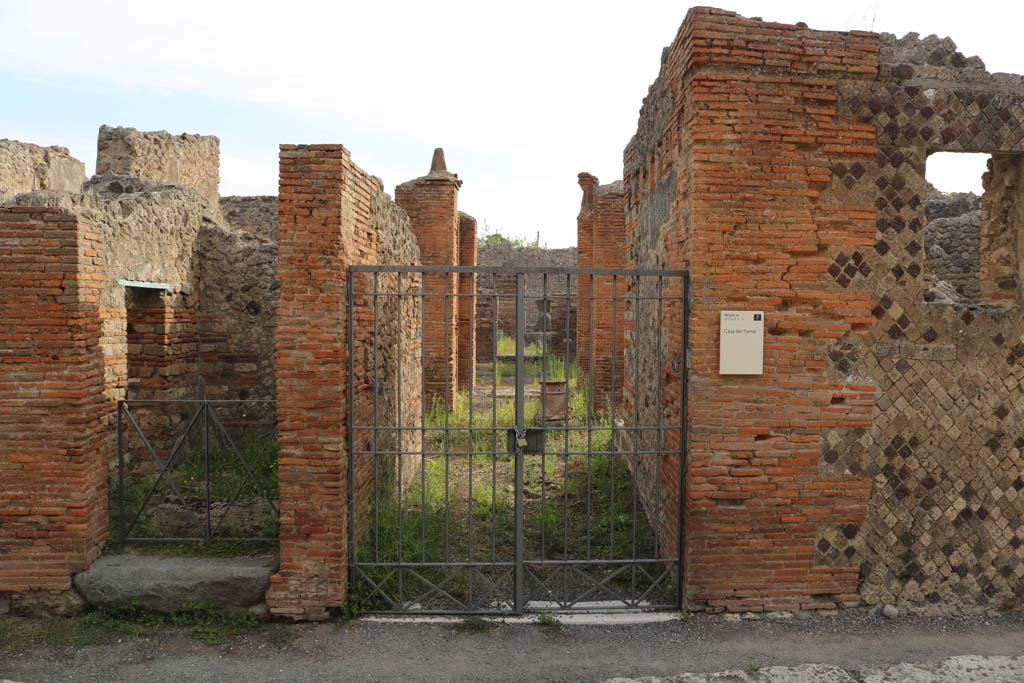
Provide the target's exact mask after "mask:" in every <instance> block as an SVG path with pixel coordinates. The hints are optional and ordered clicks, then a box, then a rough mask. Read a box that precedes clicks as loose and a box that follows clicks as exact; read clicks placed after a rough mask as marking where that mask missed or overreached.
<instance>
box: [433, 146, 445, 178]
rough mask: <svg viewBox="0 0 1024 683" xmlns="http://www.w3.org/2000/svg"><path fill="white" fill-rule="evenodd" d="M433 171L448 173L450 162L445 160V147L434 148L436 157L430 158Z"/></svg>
mask: <svg viewBox="0 0 1024 683" xmlns="http://www.w3.org/2000/svg"><path fill="white" fill-rule="evenodd" d="M430 172H431V173H447V172H448V164H446V163H445V161H444V147H437V148H435V149H434V158H432V159H431V160H430Z"/></svg>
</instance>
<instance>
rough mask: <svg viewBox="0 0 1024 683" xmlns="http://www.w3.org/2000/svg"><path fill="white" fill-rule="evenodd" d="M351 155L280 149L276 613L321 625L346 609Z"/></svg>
mask: <svg viewBox="0 0 1024 683" xmlns="http://www.w3.org/2000/svg"><path fill="white" fill-rule="evenodd" d="M348 162H349V152H348V150H346V149H345V148H344V147H342V146H341V145H281V156H280V169H281V171H280V194H279V202H280V203H279V220H280V227H279V232H278V274H279V278H280V282H281V295H280V303H279V305H278V318H277V355H276V372H277V399H278V403H277V432H278V441H279V444H280V457H279V467H280V470H279V481H280V506H281V524H280V546H281V569H280V571H279V572H278V573H277V574H276V575H275V576H274V577H273V578H272V580H271V586H270V592H269V593H268V595H267V604H268V605H269V606H270V609H271V611H272V612H273V613H274V614H277V615H282V616H289V617H292V618H295V619H324V618H326V617H327V616H328V615H329V612H328V610H329V609H330V608H336V607H340V606H341V605H342V604H343V603H344V600H345V593H346V588H347V585H346V578H347V567H346V562H347V559H348V537H347V532H346V524H347V517H346V504H345V502H346V487H347V468H346V452H345V444H346V439H347V403H346V395H345V387H346V386H347V385H346V382H345V379H344V378H345V377H347V372H348V368H347V348H346V335H345V299H344V295H345V278H346V267H347V265H348V259H347V256H346V251H345V249H346V244H345V240H344V239H343V229H342V204H343V196H342V195H343V189H344V183H345V174H346V170H347V167H348Z"/></svg>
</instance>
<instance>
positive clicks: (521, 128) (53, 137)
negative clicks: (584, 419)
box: [0, 0, 1024, 246]
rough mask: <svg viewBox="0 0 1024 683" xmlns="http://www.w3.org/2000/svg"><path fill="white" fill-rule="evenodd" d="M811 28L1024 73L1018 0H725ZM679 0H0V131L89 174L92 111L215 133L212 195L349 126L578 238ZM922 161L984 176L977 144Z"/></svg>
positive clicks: (389, 151) (364, 140)
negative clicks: (954, 50) (590, 188)
mask: <svg viewBox="0 0 1024 683" xmlns="http://www.w3.org/2000/svg"><path fill="white" fill-rule="evenodd" d="M718 4H719V6H721V7H723V8H724V9H730V10H733V11H737V12H739V13H740V14H742V15H744V16H760V17H763V18H764V19H766V20H772V21H783V22H788V23H795V22H798V21H803V22H806V23H807V24H809V25H810V26H811V27H812V28H819V29H835V30H851V29H864V30H875V31H885V32H890V33H895V34H897V35H903V34H905V33H907V32H908V31H916V32H918V33H920V34H921V35H922V36H924V35H928V34H931V33H935V34H937V35H940V36H951V37H952V38H953V39H954V41H955V42H956V43H957V45H958V47H959V48H960V50H961V52H963V53H964V54H966V55H968V56H970V55H978V56H980V57H981V58H982V59H983V60H984V61H985V64H986V66H987V67H988V68H989V70H990V71H1004V72H1011V73H1024V50H1021V49H1020V26H1021V23H1022V20H1024V4H1022V3H1019V2H994V1H991V0H989V1H987V2H986V1H978V2H973V3H970V4H965V3H963V2H962V1H958V2H956V3H953V2H946V1H945V0H933V1H932V2H914V1H907V0H903V1H896V0H847V1H846V2H842V3H839V2H822V1H821V0H816V1H813V2H812V1H804V0H799V1H796V0H794V1H786V0H774V1H773V2H758V1H754V0H731V1H729V2H726V1H725V0H721V2H720V3H718ZM688 7H689V5H688V4H685V3H678V2H659V1H650V2H648V1H645V0H636V1H635V2H631V3H623V2H618V3H605V2H601V1H598V0H590V1H589V2H575V1H569V2H566V1H560V2H554V1H552V0H548V1H546V2H534V1H533V0H520V1H518V2H514V3H511V2H510V3H497V2H488V1H486V0H476V1H475V2H463V1H462V0H445V2H423V1H416V2H386V1H383V0H377V1H376V2H352V1H351V0H336V1H335V2H307V1H304V0H292V1H291V2H287V3H281V2H261V1H259V0H250V1H248V2H238V3H236V2H221V1H217V0H203V1H202V2H199V1H195V0H174V2H171V3H152V2H140V1H139V0H133V1H132V2H104V1H103V0H95V1H94V2H89V3H83V2H81V1H80V0H77V1H69V0H48V1H47V2H33V1H28V0H0V28H2V30H3V36H4V38H3V40H2V41H0V103H2V105H0V138H4V137H6V138H14V139H18V140H23V141H26V142H34V143H37V144H43V145H63V146H65V147H68V148H70V150H71V152H72V154H73V155H75V156H76V157H77V158H79V159H81V160H82V161H84V162H85V163H86V168H87V172H88V173H90V174H91V173H92V172H93V170H94V166H95V158H96V133H97V130H98V128H99V126H100V125H101V124H104V123H105V124H109V125H123V126H131V127H134V128H138V129H141V130H168V131H170V132H172V133H182V132H189V133H203V134H212V135H217V136H218V137H219V138H220V141H221V194H224V195H230V194H276V192H277V151H278V150H277V146H278V144H280V143H341V144H344V145H345V146H346V147H347V148H348V149H349V150H351V152H352V157H353V160H354V161H355V162H356V163H357V164H359V165H360V166H361V167H362V168H363V169H365V170H366V171H368V172H370V173H372V174H374V175H377V176H380V177H381V178H382V179H383V180H384V185H385V187H386V188H387V189H388V191H389V192H393V188H394V186H395V185H397V184H399V183H401V182H404V181H406V180H409V179H411V178H415V177H417V176H420V175H423V174H425V173H426V172H427V171H428V170H429V166H430V158H431V154H432V152H433V149H434V147H438V146H441V147H444V149H445V153H446V157H447V161H448V168H449V170H451V171H453V172H455V173H458V174H459V177H460V178H461V179H462V180H463V181H464V185H463V187H462V190H461V192H460V196H459V208H460V209H461V210H464V211H466V212H468V213H471V214H473V215H474V216H476V217H477V219H479V220H480V222H481V226H482V227H483V226H486V229H487V230H490V231H500V232H502V233H504V234H507V235H519V236H523V237H528V238H531V239H532V238H533V237H535V236H538V235H539V237H540V240H541V242H542V243H545V244H547V245H548V246H567V245H572V244H575V240H576V214H577V212H578V210H579V202H580V197H581V193H580V190H579V187H578V186H577V184H576V174H577V173H579V172H580V171H588V172H590V173H593V174H595V175H597V176H598V177H599V178H600V179H601V181H602V182H611V181H613V180H615V179H618V178H620V177H621V174H622V150H623V148H624V147H625V145H626V143H627V142H628V141H629V138H630V137H631V135H632V134H633V132H634V131H635V130H636V123H637V116H638V112H639V109H640V105H641V103H642V100H643V97H644V95H646V93H647V88H648V86H649V85H650V83H651V82H652V81H653V80H654V78H655V77H656V76H657V74H658V69H659V66H660V57H661V51H662V49H663V48H664V47H665V46H667V45H668V44H669V43H670V42H671V41H672V39H673V38H674V36H675V33H676V30H677V29H678V27H679V24H680V23H681V22H682V20H683V17H684V16H685V14H686V10H687V8H688ZM954 156H962V157H964V158H963V159H957V158H953V159H952V160H951V161H946V160H943V161H942V163H938V162H937V163H936V164H935V165H934V168H933V167H932V165H931V164H930V165H929V179H930V180H932V182H933V183H934V184H935V185H936V186H937V187H939V189H942V190H946V191H955V190H970V189H975V190H976V191H977V190H978V189H980V173H981V172H982V171H983V170H984V168H983V167H984V159H981V160H977V159H975V160H973V161H972V160H970V159H969V158H967V157H968V155H954Z"/></svg>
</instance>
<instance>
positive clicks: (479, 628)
mask: <svg viewBox="0 0 1024 683" xmlns="http://www.w3.org/2000/svg"><path fill="white" fill-rule="evenodd" d="M496 628H498V622H496V621H494V620H493V619H484V618H483V617H478V616H469V617H464V618H462V619H460V620H459V621H457V622H456V623H455V624H454V625H453V626H452V630H454V631H455V632H456V633H490V632H491V631H493V630H495V629H496Z"/></svg>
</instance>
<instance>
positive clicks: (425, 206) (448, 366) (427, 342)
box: [395, 147, 462, 407]
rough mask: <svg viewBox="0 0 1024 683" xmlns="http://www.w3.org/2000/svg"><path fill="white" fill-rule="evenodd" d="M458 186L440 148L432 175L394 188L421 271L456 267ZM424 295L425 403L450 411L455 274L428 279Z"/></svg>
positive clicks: (454, 365)
mask: <svg viewBox="0 0 1024 683" xmlns="http://www.w3.org/2000/svg"><path fill="white" fill-rule="evenodd" d="M461 186H462V181H461V180H459V179H458V176H456V175H455V174H454V173H449V172H448V169H447V167H446V165H445V159H444V150H442V149H441V148H440V147H439V148H437V149H436V150H434V158H433V160H432V162H431V165H430V173H428V174H427V175H425V176H422V177H420V178H416V179H415V180H410V181H409V182H406V183H402V184H401V185H399V186H398V187H396V188H395V203H397V204H398V205H399V206H400V207H402V208H403V209H405V212H406V213H408V214H409V227H411V228H412V231H413V234H414V235H416V240H417V241H418V242H419V247H420V257H421V260H422V263H423V265H431V266H456V265H459V209H458V196H459V187H461ZM425 290H426V293H427V295H428V296H427V300H426V302H425V305H424V308H425V313H426V324H425V326H424V330H423V343H424V346H425V351H424V355H425V357H426V362H427V368H426V375H427V383H426V386H425V387H424V392H425V397H424V398H425V400H427V401H428V402H429V401H432V400H435V399H436V400H440V401H446V402H447V404H448V406H449V407H453V406H454V405H455V393H456V387H457V386H458V348H459V339H458V320H459V307H458V304H457V303H456V298H455V296H454V294H455V293H457V292H458V291H459V279H458V278H457V277H456V276H455V275H454V274H452V275H449V276H445V275H438V274H434V275H428V276H427V280H426V286H425ZM445 294H448V295H449V296H444V295H445ZM431 295H434V296H431ZM437 295H440V296H437Z"/></svg>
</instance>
